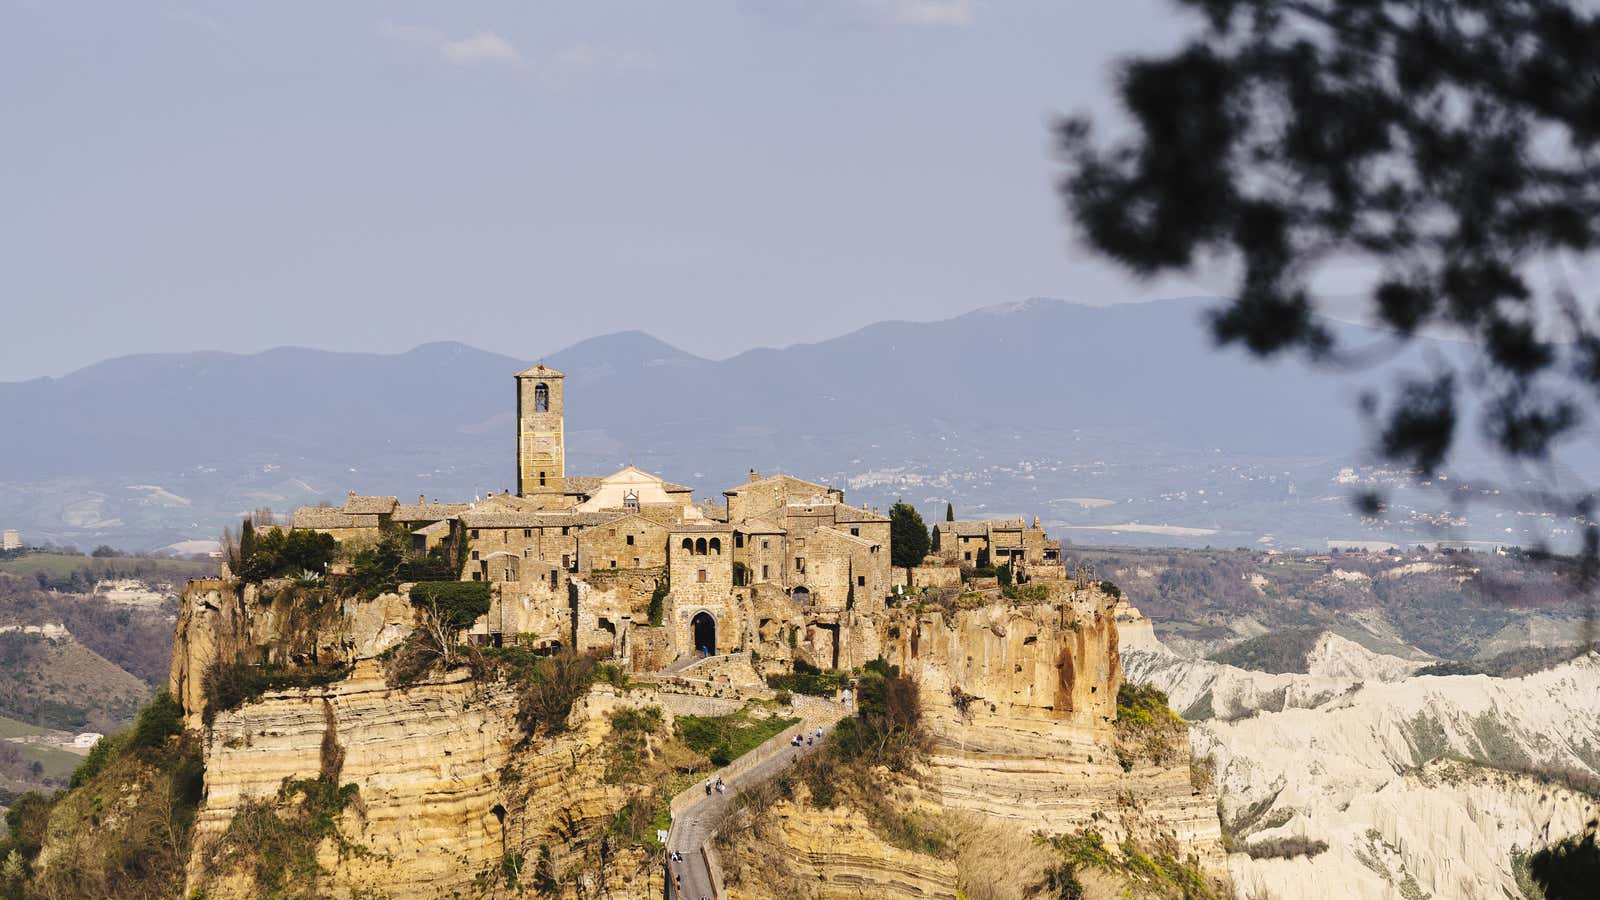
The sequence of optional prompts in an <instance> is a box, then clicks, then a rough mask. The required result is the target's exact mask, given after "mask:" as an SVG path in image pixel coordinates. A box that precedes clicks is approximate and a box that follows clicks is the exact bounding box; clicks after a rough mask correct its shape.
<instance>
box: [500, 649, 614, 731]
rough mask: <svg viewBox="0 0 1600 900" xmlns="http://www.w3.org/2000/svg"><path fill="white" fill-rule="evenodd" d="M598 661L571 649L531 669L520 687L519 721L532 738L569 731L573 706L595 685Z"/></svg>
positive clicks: (539, 662)
mask: <svg viewBox="0 0 1600 900" xmlns="http://www.w3.org/2000/svg"><path fill="white" fill-rule="evenodd" d="M594 676H595V658H594V657H593V656H589V655H587V654H585V655H581V656H580V655H579V654H577V653H574V652H573V651H571V650H567V651H565V652H562V653H559V654H557V655H555V656H550V657H545V658H542V659H538V660H537V661H536V662H534V663H533V665H531V666H530V667H528V668H527V669H526V670H525V671H524V674H523V675H522V677H521V684H520V685H519V687H518V701H517V722H518V723H519V724H520V725H521V726H522V730H523V733H524V734H526V735H528V736H530V737H531V736H532V735H533V734H534V733H535V732H537V731H539V730H540V729H543V730H544V732H545V733H546V734H559V733H561V732H562V731H565V730H566V727H567V716H568V715H570V714H571V713H572V704H573V703H576V702H577V700H578V698H579V697H582V696H583V695H584V694H585V693H588V691H589V686H590V685H592V684H593V683H594Z"/></svg>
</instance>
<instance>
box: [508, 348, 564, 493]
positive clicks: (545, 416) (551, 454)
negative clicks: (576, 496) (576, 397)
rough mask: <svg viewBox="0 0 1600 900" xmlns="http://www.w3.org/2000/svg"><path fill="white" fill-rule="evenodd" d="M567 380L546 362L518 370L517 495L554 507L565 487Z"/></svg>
mask: <svg viewBox="0 0 1600 900" xmlns="http://www.w3.org/2000/svg"><path fill="white" fill-rule="evenodd" d="M566 379H567V376H566V375H564V374H563V373H561V372H558V371H556V370H555V369H551V368H547V367H546V366H545V364H544V363H540V364H539V365H537V366H534V367H533V368H531V369H525V370H523V371H521V372H518V373H517V495H518V496H520V497H530V498H533V499H534V500H535V501H536V502H538V503H539V504H540V505H541V506H544V507H546V508H552V509H553V508H559V507H560V506H561V505H562V502H561V501H562V500H563V495H564V493H565V490H566V487H565V484H564V481H565V477H566V472H567V438H566V429H565V417H564V414H563V404H564V403H565V402H566V399H565V397H564V396H563V394H564V387H563V386H564V384H565V383H566Z"/></svg>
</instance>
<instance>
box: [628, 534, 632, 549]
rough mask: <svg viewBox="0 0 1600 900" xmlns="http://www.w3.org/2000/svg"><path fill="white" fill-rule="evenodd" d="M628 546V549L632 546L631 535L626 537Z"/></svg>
mask: <svg viewBox="0 0 1600 900" xmlns="http://www.w3.org/2000/svg"><path fill="white" fill-rule="evenodd" d="M628 546H629V547H632V546H633V535H631V534H630V535H628Z"/></svg>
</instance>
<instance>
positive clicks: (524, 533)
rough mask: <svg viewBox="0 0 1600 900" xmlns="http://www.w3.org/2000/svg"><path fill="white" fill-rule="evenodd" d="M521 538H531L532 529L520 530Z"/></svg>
mask: <svg viewBox="0 0 1600 900" xmlns="http://www.w3.org/2000/svg"><path fill="white" fill-rule="evenodd" d="M522 536H523V537H533V529H532V528H524V529H522Z"/></svg>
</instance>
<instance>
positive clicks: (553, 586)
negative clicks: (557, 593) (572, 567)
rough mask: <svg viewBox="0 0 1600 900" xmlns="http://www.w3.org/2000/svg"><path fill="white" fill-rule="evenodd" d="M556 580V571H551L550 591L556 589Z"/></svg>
mask: <svg viewBox="0 0 1600 900" xmlns="http://www.w3.org/2000/svg"><path fill="white" fill-rule="evenodd" d="M556 578H557V575H556V570H555V569H551V570H550V590H552V591H553V590H555V589H556Z"/></svg>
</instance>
